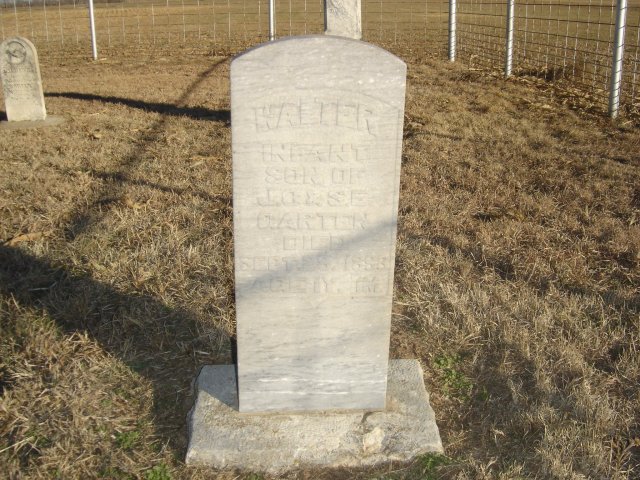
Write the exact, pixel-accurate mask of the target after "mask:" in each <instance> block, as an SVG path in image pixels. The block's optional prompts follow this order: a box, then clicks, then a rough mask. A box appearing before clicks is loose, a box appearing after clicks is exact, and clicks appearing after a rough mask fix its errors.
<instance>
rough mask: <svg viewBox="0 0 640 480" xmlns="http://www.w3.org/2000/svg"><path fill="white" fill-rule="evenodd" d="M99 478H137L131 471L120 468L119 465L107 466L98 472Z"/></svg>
mask: <svg viewBox="0 0 640 480" xmlns="http://www.w3.org/2000/svg"><path fill="white" fill-rule="evenodd" d="M98 478H110V479H114V480H133V478H135V477H134V476H133V475H131V474H130V473H127V472H125V471H124V470H121V469H119V468H118V467H106V468H104V469H103V470H102V471H100V473H99V474H98Z"/></svg>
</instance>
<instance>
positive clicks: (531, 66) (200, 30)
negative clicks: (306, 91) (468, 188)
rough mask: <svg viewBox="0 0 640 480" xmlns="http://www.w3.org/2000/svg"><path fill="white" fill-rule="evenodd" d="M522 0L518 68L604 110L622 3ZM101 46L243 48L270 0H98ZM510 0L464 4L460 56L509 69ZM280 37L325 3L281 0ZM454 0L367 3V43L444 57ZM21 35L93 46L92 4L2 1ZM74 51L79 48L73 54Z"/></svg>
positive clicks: (258, 36) (634, 49) (628, 106)
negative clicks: (89, 13)
mask: <svg viewBox="0 0 640 480" xmlns="http://www.w3.org/2000/svg"><path fill="white" fill-rule="evenodd" d="M619 1H621V0H515V8H514V28H513V57H512V65H513V74H514V75H518V76H527V77H535V78H537V79H539V80H540V81H543V82H549V84H553V85H554V86H556V87H558V88H560V89H561V90H562V91H564V92H567V93H570V94H572V95H574V96H576V97H580V99H581V103H582V104H584V105H586V106H592V107H595V108H598V109H606V107H607V101H608V97H609V93H610V88H611V72H612V58H613V57H612V51H613V48H614V45H613V42H614V35H615V28H616V2H619ZM95 2H96V3H95V21H96V35H97V39H98V45H99V47H100V48H101V49H102V50H104V49H109V48H112V47H113V48H120V49H121V48H123V47H124V48H126V49H132V48H136V47H144V48H145V49H156V50H163V49H167V48H176V46H178V45H180V47H178V48H179V49H181V50H182V51H184V52H185V53H188V52H192V51H201V52H202V51H204V52H206V51H210V50H211V49H212V48H219V47H224V48H230V49H231V50H235V51H238V50H239V49H241V48H246V47H247V46H250V45H253V44H256V43H259V42H263V41H267V40H268V38H269V0H95ZM508 3H509V0H457V15H456V35H455V38H456V44H457V56H458V58H459V59H460V60H462V61H463V62H465V63H467V64H468V65H469V66H470V67H471V68H478V69H483V70H493V71H500V70H502V68H503V66H504V64H505V52H506V40H507V29H506V21H507V6H508ZM275 4H276V9H275V20H276V23H275V25H276V28H275V30H276V31H275V33H276V36H277V37H283V36H290V35H304V34H313V33H321V32H322V31H323V28H324V15H323V8H324V5H323V0H276V2H275ZM449 9H450V0H362V30H363V37H364V39H365V40H367V41H371V42H375V43H379V44H382V45H384V46H385V47H389V45H394V44H395V45H400V44H401V45H405V46H406V45H408V46H410V47H411V48H413V49H415V50H420V51H422V52H424V53H431V54H435V55H438V56H441V57H442V56H444V55H446V48H447V42H448V40H447V37H448V33H449V27H448V16H449ZM626 12H627V23H626V32H625V37H624V38H625V50H624V63H623V69H622V80H621V96H620V100H621V105H622V107H623V112H626V113H629V112H631V113H634V114H640V85H639V82H640V65H639V63H640V46H639V45H640V0H631V2H630V4H629V6H628V8H627V10H626ZM14 35H22V36H25V37H28V38H29V39H31V40H32V41H33V42H34V43H35V44H36V46H37V47H38V49H39V50H40V49H46V51H47V52H49V53H51V52H53V53H54V54H55V53H56V52H57V53H58V54H59V55H68V54H70V52H73V51H75V52H78V51H83V52H86V53H85V54H88V53H89V52H90V51H91V50H90V43H89V42H90V29H89V17H88V8H87V4H86V0H0V37H1V38H3V39H4V38H8V37H10V36H14ZM74 48H75V50H74Z"/></svg>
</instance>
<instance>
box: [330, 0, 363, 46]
mask: <svg viewBox="0 0 640 480" xmlns="http://www.w3.org/2000/svg"><path fill="white" fill-rule="evenodd" d="M360 2H361V0H325V10H324V29H325V32H324V33H326V34H327V35H338V36H341V37H349V38H354V39H356V40H360V39H361V38H362V13H361V12H362V8H361V3H360Z"/></svg>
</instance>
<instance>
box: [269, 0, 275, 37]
mask: <svg viewBox="0 0 640 480" xmlns="http://www.w3.org/2000/svg"><path fill="white" fill-rule="evenodd" d="M275 39H276V0H269V41H270V42H272V41H273V40H275Z"/></svg>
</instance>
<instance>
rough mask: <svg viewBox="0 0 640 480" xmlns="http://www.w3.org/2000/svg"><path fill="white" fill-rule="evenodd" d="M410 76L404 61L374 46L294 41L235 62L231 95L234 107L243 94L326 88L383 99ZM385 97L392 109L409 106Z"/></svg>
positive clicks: (311, 38) (314, 38) (318, 38)
mask: <svg viewBox="0 0 640 480" xmlns="http://www.w3.org/2000/svg"><path fill="white" fill-rule="evenodd" d="M406 72H407V66H406V64H405V63H404V62H403V61H402V60H401V59H400V58H398V57H396V56H395V55H393V54H392V53H389V52H388V51H386V50H384V49H382V48H380V47H378V46H376V45H372V44H370V43H366V42H361V41H358V40H353V39H350V38H344V37H336V36H330V35H305V36H299V37H288V38H284V39H281V40H276V41H273V42H268V43H263V44H262V45H258V46H256V47H254V48H251V49H249V50H247V51H246V52H245V53H243V54H241V55H239V56H238V57H236V58H235V59H234V60H233V62H231V80H232V81H231V97H232V103H233V101H234V100H236V101H237V100H238V99H239V98H238V95H241V96H244V97H246V96H247V95H250V96H252V95H254V94H258V95H260V96H261V97H265V96H267V97H269V96H270V97H274V96H277V95H278V92H285V93H286V92H291V91H302V90H306V91H313V90H317V89H323V90H325V91H326V90H335V91H338V90H340V91H342V95H343V96H344V95H349V92H352V93H353V92H357V93H358V94H360V95H370V96H373V97H376V98H378V97H380V94H381V93H382V92H388V91H390V89H391V90H393V91H395V89H396V88H398V87H400V88H404V86H405V81H406ZM287 95H289V93H287ZM383 97H386V98H379V100H380V101H385V102H386V103H388V104H389V106H392V107H395V108H401V107H403V106H404V97H403V96H394V95H391V96H388V95H383Z"/></svg>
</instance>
